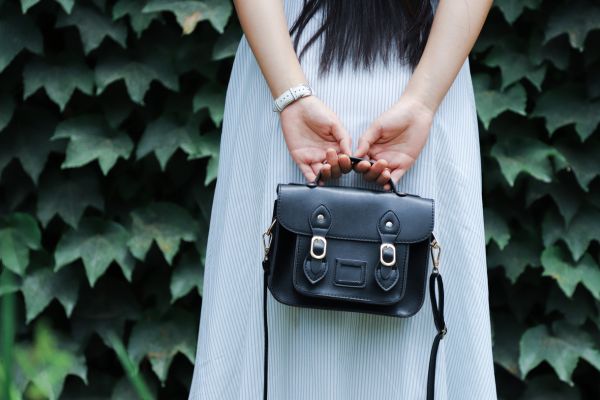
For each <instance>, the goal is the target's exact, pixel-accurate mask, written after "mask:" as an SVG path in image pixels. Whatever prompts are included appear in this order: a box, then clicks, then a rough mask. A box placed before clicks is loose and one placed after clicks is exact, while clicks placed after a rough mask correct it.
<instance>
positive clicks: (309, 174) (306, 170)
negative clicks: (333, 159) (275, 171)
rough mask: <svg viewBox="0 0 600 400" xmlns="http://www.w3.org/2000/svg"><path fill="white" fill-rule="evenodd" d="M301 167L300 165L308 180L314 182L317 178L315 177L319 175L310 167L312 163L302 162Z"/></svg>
mask: <svg viewBox="0 0 600 400" xmlns="http://www.w3.org/2000/svg"><path fill="white" fill-rule="evenodd" d="M299 167H300V171H301V172H302V174H303V175H304V177H305V178H306V180H307V181H308V182H312V181H314V180H315V178H316V177H317V174H315V172H314V171H313V169H312V168H311V167H310V165H308V164H300V165H299Z"/></svg>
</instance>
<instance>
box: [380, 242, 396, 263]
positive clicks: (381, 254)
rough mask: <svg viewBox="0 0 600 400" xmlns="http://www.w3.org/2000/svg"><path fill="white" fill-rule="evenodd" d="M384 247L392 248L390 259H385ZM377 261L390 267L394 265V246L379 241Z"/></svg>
mask: <svg viewBox="0 0 600 400" xmlns="http://www.w3.org/2000/svg"><path fill="white" fill-rule="evenodd" d="M385 249H392V261H386V260H385V259H384V255H383V252H384V250H385ZM379 262H380V263H381V264H383V265H385V266H386V267H392V266H394V265H396V247H395V246H394V245H393V244H391V243H381V245H380V246H379Z"/></svg>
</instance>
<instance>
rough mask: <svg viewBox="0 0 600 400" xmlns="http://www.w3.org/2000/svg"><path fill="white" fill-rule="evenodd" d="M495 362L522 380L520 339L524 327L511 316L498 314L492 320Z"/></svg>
mask: <svg viewBox="0 0 600 400" xmlns="http://www.w3.org/2000/svg"><path fill="white" fill-rule="evenodd" d="M492 328H493V329H492V339H493V340H492V341H493V350H494V362H495V363H496V364H498V365H500V366H502V367H503V368H504V369H505V370H507V371H508V372H510V373H511V374H512V375H514V376H515V377H517V378H519V379H521V371H520V370H519V345H518V344H519V338H520V336H521V335H522V333H523V330H524V329H523V327H522V326H521V324H520V323H519V322H518V321H516V320H515V318H514V317H513V316H511V315H509V314H501V313H497V314H495V315H494V316H493V318H492Z"/></svg>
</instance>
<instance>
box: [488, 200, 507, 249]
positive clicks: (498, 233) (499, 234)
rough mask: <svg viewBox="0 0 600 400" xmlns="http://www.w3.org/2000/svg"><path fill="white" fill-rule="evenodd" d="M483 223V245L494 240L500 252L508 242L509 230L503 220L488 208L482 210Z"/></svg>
mask: <svg viewBox="0 0 600 400" xmlns="http://www.w3.org/2000/svg"><path fill="white" fill-rule="evenodd" d="M483 214H484V218H483V219H484V221H485V244H489V243H490V240H492V239H493V240H494V241H495V242H496V244H497V245H498V247H499V248H500V250H502V249H503V248H504V247H505V246H506V245H507V244H508V241H509V240H510V230H509V228H508V224H507V223H506V221H505V219H504V218H502V217H501V216H500V215H498V213H496V212H495V211H494V210H492V209H490V208H484V209H483Z"/></svg>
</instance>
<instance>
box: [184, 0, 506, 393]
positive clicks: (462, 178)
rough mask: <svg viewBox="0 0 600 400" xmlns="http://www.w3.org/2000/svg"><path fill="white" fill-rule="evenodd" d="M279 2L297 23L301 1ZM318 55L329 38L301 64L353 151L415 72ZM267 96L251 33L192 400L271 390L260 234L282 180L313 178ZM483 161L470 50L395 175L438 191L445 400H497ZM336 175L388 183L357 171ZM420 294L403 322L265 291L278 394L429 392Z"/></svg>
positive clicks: (425, 314) (228, 149)
mask: <svg viewBox="0 0 600 400" xmlns="http://www.w3.org/2000/svg"><path fill="white" fill-rule="evenodd" d="M283 1H284V8H285V13H286V17H287V21H288V26H291V24H292V23H293V21H294V20H295V17H296V16H297V15H298V13H299V12H300V10H301V8H302V4H303V0H283ZM434 1H435V0H434ZM434 6H435V3H434ZM319 23H320V20H319V15H317V16H315V17H314V18H313V19H312V20H311V21H310V22H309V26H308V27H307V29H306V30H305V31H304V33H303V35H302V38H301V41H300V48H302V44H303V43H304V41H305V40H307V38H308V37H310V36H312V33H314V32H315V30H316V29H317V28H318V26H319ZM319 54H320V42H319V43H318V44H317V45H314V46H312V47H311V48H310V49H309V50H308V51H307V52H306V53H305V55H304V56H303V58H302V60H301V65H302V68H303V70H304V72H305V74H306V77H307V79H308V82H309V83H310V84H311V86H312V87H313V88H314V90H315V93H316V95H317V96H318V97H319V98H320V99H321V100H323V101H324V102H325V104H327V105H328V106H329V107H330V108H331V109H332V110H333V111H334V112H335V113H337V115H338V116H339V117H340V119H341V121H342V123H343V124H344V126H345V127H346V129H347V130H348V132H349V134H350V135H351V137H352V147H353V150H355V149H356V146H357V143H358V139H359V136H360V134H361V133H362V132H363V131H364V130H365V129H366V128H367V126H368V125H369V124H370V123H371V122H372V121H373V119H375V118H376V117H377V116H378V115H379V114H380V113H382V112H383V111H385V110H386V109H387V108H389V107H390V106H391V105H392V104H393V103H394V102H396V101H397V99H398V98H399V97H400V95H401V94H402V92H403V90H404V88H405V86H406V84H407V82H408V80H409V78H410V72H409V70H408V69H407V68H408V67H406V66H403V65H400V64H399V63H397V64H396V63H391V64H388V66H387V67H385V66H384V65H383V64H380V66H378V67H377V68H375V69H374V71H372V72H370V73H369V72H366V71H364V70H359V71H352V68H351V67H350V66H349V65H347V66H346V67H345V68H344V70H343V71H342V72H337V70H336V69H333V70H332V72H333V71H335V72H333V73H331V74H329V75H327V76H324V77H319V76H318V74H317V68H318V60H319ZM442 67H443V66H442ZM272 100H273V98H272V95H271V93H270V91H269V88H268V86H267V83H266V81H265V79H264V77H263V75H262V74H261V72H260V69H259V66H258V64H257V62H256V59H255V58H254V55H253V53H252V51H251V49H250V47H249V44H248V42H247V40H246V37H245V35H244V36H242V39H241V42H240V43H239V46H238V48H237V52H236V55H235V61H234V64H233V70H232V72H231V76H230V81H229V84H228V87H227V93H226V100H225V115H224V119H223V126H222V137H221V145H220V162H219V167H218V179H217V183H216V189H215V194H214V202H213V207H212V213H211V220H210V230H209V234H208V247H207V254H206V262H205V276H204V296H203V301H202V308H201V310H199V312H201V316H200V326H199V334H198V345H197V353H196V360H195V365H194V374H193V380H192V383H191V387H190V391H189V399H188V400H234V399H251V400H255V399H260V398H262V397H261V396H262V382H263V380H262V379H263V326H262V278H263V276H262V274H263V271H262V267H261V260H262V256H263V248H262V240H261V235H262V233H263V232H264V230H265V229H266V228H267V226H268V224H269V222H270V221H271V212H272V207H273V201H274V200H275V197H276V193H275V188H276V185H277V183H289V182H305V178H304V177H303V175H302V173H301V172H300V169H299V168H298V166H297V165H296V164H295V163H294V161H293V160H292V158H291V157H290V155H289V153H288V149H287V147H286V144H285V141H284V137H283V134H282V129H281V123H280V120H279V114H278V113H275V112H273V111H272V109H271V107H272ZM480 161H481V160H480V151H479V136H478V125H477V115H476V110H475V101H474V94H473V85H472V82H471V74H470V68H469V60H468V59H466V60H465V62H464V64H463V65H462V67H461V69H460V72H459V73H458V76H457V77H456V79H455V81H454V82H453V84H452V86H451V87H450V89H449V91H448V93H447V94H446V96H445V97H444V99H443V101H442V103H441V105H440V107H439V108H438V110H437V112H436V114H435V116H434V121H433V126H432V129H431V132H430V135H429V138H428V141H427V143H426V145H425V147H424V149H423V150H422V152H421V154H420V156H419V158H418V159H417V161H416V163H415V164H414V165H413V166H412V168H411V169H410V170H409V171H408V172H407V173H406V174H405V175H404V176H403V177H402V178H401V180H400V182H399V184H398V189H399V190H401V191H404V192H409V193H414V194H418V195H420V196H423V197H428V198H433V199H435V201H436V219H435V227H434V234H435V236H436V238H437V239H438V241H439V242H440V244H441V246H442V249H443V251H442V264H441V266H440V271H441V273H442V275H443V279H444V289H445V310H444V311H445V319H446V324H447V326H448V334H447V335H446V337H445V338H444V339H443V340H442V341H441V343H440V348H439V352H438V359H437V370H436V390H435V395H436V396H435V397H436V399H438V400H439V399H451V400H471V399H473V400H489V399H496V398H497V397H496V386H495V379H494V369H493V359H492V340H491V335H490V316H489V304H488V286H487V274H486V254H485V239H484V228H483V209H482V192H481V163H480ZM329 184H334V183H329ZM335 184H339V185H347V186H355V187H365V188H381V187H380V186H377V185H376V184H375V183H374V182H365V181H364V180H363V179H362V177H361V176H360V174H357V173H354V172H351V173H349V174H346V175H343V176H342V177H341V178H340V179H339V181H337V182H336V183H335ZM430 268H431V265H430ZM427 290H429V289H428V288H427ZM425 296H426V297H425V299H426V301H425V303H424V304H423V307H422V308H421V310H420V311H419V312H418V313H417V314H416V315H414V316H412V317H410V318H406V319H402V318H393V317H386V316H380V315H371V314H361V313H351V312H337V311H333V310H317V309H304V308H297V307H290V306H287V305H284V304H281V303H278V302H277V301H276V300H275V299H274V298H273V296H272V295H271V294H270V293H269V296H268V303H267V304H268V320H269V388H268V390H269V398H270V399H275V400H353V399H356V400H359V399H369V400H370V399H375V400H387V399H390V400H391V399H395V400H396V399H402V400H413V399H415V400H416V399H425V393H426V382H427V367H428V362H429V352H430V349H431V343H432V340H433V338H434V336H435V333H436V330H435V325H434V323H433V317H432V312H431V304H430V302H429V294H428V293H426V294H425Z"/></svg>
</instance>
